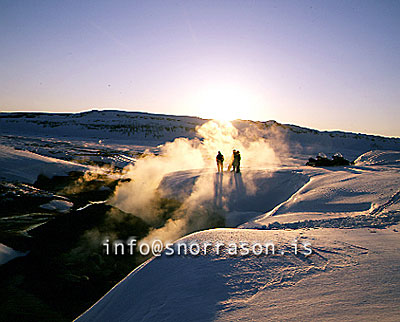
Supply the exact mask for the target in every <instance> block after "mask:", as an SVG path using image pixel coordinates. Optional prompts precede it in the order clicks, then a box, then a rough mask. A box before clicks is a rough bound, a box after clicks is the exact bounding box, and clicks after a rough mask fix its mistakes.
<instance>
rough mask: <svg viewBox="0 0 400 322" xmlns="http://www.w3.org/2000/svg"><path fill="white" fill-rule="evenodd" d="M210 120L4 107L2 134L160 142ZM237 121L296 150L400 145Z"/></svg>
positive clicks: (399, 144) (394, 147)
mask: <svg viewBox="0 0 400 322" xmlns="http://www.w3.org/2000/svg"><path fill="white" fill-rule="evenodd" d="M207 121H209V120H207V119H202V118H199V117H192V116H174V115H163V114H150V113H144V112H126V111H116V110H103V111H98V110H92V111H88V112H81V113H36V112H15V113H7V112H5V113H4V112H3V113H0V134H1V135H19V136H38V137H60V138H61V137H62V138H68V139H85V140H109V141H112V142H116V141H117V142H121V143H125V144H126V143H128V144H144V143H146V144H147V145H157V144H161V143H164V142H166V141H172V140H174V139H175V138H177V137H186V138H190V139H192V138H195V137H196V127H197V126H201V125H202V124H204V123H205V122H207ZM233 124H234V125H235V127H237V128H238V129H239V133H240V131H246V130H248V129H249V128H250V127H252V128H256V129H257V135H260V136H262V137H264V138H267V139H268V138H271V139H272V138H275V139H276V137H279V138H280V140H279V142H278V143H276V140H275V141H274V142H275V144H281V143H282V142H284V143H285V144H286V145H287V146H288V148H289V151H291V152H292V153H309V154H312V153H315V152H316V151H324V152H325V153H334V152H337V151H345V152H346V150H349V151H361V152H366V151H369V150H400V139H399V138H388V137H382V136H375V135H366V134H360V133H351V132H341V131H318V130H314V129H309V128H305V127H300V126H296V125H289V124H281V123H278V122H276V121H267V122H258V121H257V122H255V121H243V120H236V121H233ZM271 141H272V140H271ZM356 156H357V155H356V154H354V157H356ZM351 157H353V155H352V156H351Z"/></svg>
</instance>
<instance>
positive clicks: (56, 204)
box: [40, 200, 74, 213]
mask: <svg viewBox="0 0 400 322" xmlns="http://www.w3.org/2000/svg"><path fill="white" fill-rule="evenodd" d="M73 205H74V204H73V203H72V202H70V201H66V200H51V201H50V202H48V203H45V204H43V205H40V208H42V209H47V210H55V211H57V212H60V213H67V212H69V210H70V209H71V207H72V206H73Z"/></svg>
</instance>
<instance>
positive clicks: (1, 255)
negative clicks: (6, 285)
mask: <svg viewBox="0 0 400 322" xmlns="http://www.w3.org/2000/svg"><path fill="white" fill-rule="evenodd" d="M26 254H28V253H24V252H19V251H16V250H14V249H12V248H10V247H8V246H6V245H4V244H2V243H0V265H3V264H5V263H7V262H9V261H10V260H12V259H14V258H17V257H21V256H25V255H26Z"/></svg>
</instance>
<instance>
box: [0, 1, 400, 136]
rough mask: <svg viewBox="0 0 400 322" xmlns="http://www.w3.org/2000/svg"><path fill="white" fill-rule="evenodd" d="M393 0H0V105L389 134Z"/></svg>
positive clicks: (394, 98) (394, 53)
mask: <svg viewBox="0 0 400 322" xmlns="http://www.w3.org/2000/svg"><path fill="white" fill-rule="evenodd" d="M399 17H400V1H389V0H385V1H367V0H362V1H236V0H230V1H220V0H219V1H101V0H94V1H83V0H81V1H56V0H49V1H34V0H31V1H19V0H10V1H6V0H0V48H1V49H0V109H1V110H2V111H56V112H71V111H82V110H88V109H92V108H93V109H94V108H95V109H103V108H104V109H123V110H140V111H147V112H154V113H166V114H184V115H198V116H202V117H211V118H212V117H220V116H227V117H228V118H232V119H233V118H244V119H253V120H260V121H265V120H270V119H275V120H277V121H279V122H283V123H293V124H298V125H303V126H309V127H313V128H318V129H342V130H348V131H355V132H364V133H375V134H383V135H389V136H400V126H399V121H400V107H399V102H400V36H399V35H400V18H399Z"/></svg>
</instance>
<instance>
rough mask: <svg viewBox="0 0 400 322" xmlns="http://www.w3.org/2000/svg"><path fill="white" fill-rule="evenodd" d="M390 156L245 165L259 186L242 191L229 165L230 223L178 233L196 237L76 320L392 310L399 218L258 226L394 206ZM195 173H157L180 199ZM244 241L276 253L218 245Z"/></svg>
mask: <svg viewBox="0 0 400 322" xmlns="http://www.w3.org/2000/svg"><path fill="white" fill-rule="evenodd" d="M393 160H394V161H393ZM396 160H397V153H396V152H383V151H380V152H378V151H375V152H368V153H366V154H365V155H363V156H361V157H360V158H359V160H358V161H357V165H356V166H354V167H337V168H320V169H318V168H308V167H297V168H296V169H291V168H281V169H277V170H275V171H270V172H266V171H252V170H248V171H246V169H244V170H243V173H242V177H241V178H242V180H243V182H246V181H252V180H253V181H252V182H253V183H254V182H255V184H256V186H257V187H259V188H260V187H262V189H259V190H256V191H255V192H254V193H249V194H247V193H246V190H242V191H240V188H239V194H235V193H236V192H235V189H228V187H229V186H231V185H230V183H229V182H230V179H231V174H224V176H223V179H222V187H223V191H225V190H227V191H226V192H225V195H224V196H225V197H227V198H228V199H229V198H232V199H235V200H232V201H231V202H227V208H228V209H227V215H226V216H227V219H229V218H230V217H231V216H232V217H234V218H233V219H232V221H231V224H238V223H241V225H240V226H239V228H230V229H228V228H226V229H211V230H207V231H201V232H197V233H193V234H191V235H189V236H186V237H183V238H181V239H180V240H178V241H175V243H174V247H175V250H176V249H177V248H178V247H179V246H178V245H179V244H182V243H186V244H187V245H191V244H193V243H197V244H199V245H203V246H202V248H201V251H200V254H199V255H196V256H193V255H191V254H188V255H186V256H185V255H177V254H176V253H175V255H173V256H167V254H166V252H164V253H163V255H162V256H160V257H153V258H152V259H150V260H148V261H147V262H146V263H144V264H142V265H141V266H140V267H138V268H136V269H135V270H133V271H132V272H131V273H130V274H129V275H128V276H127V277H126V278H125V279H124V280H122V281H121V282H120V283H119V284H117V285H116V286H115V287H114V288H113V289H112V290H111V291H110V292H108V293H107V294H106V295H105V296H104V297H103V298H101V299H100V300H99V301H98V302H97V303H96V304H95V305H93V306H92V307H91V308H90V309H89V310H88V311H86V312H85V313H84V314H83V315H81V316H80V317H79V318H78V319H77V321H79V322H83V321H85V322H86V321H126V322H127V321H210V320H213V321H249V320H252V321H264V320H268V321H282V320H285V321H308V320H313V321H314V320H315V321H337V320H347V321H350V320H351V321H366V320H369V321H371V320H384V321H395V320H397V318H398V316H399V314H400V307H399V305H398V303H399V301H400V271H399V270H398V266H399V263H400V247H399V245H400V233H399V232H398V231H399V229H400V225H399V224H397V225H396V226H389V227H387V228H386V229H371V228H357V227H361V226H362V225H361V224H360V223H358V224H355V225H354V227H353V228H352V227H350V229H338V228H320V229H309V228H306V229H291V230H279V229H278V230H265V228H266V227H267V225H268V224H269V223H272V222H275V221H278V222H280V223H291V222H295V221H304V220H308V219H312V220H320V219H325V220H327V221H329V220H332V221H333V220H335V219H333V218H338V217H344V216H345V217H347V218H348V217H354V218H357V220H358V221H361V222H362V221H363V220H365V221H366V220H367V219H366V218H376V219H377V220H379V218H384V217H385V216H398V215H399V210H400V208H399V202H400V197H399V196H400V191H399V187H400V173H399V171H398V166H399V164H398V163H397V161H396ZM201 176H210V178H211V179H212V175H211V174H210V173H207V172H206V173H204V172H201V171H200V172H199V171H197V170H196V171H182V172H178V173H172V174H169V175H168V176H166V177H165V178H164V180H163V182H162V183H161V187H162V188H163V189H162V190H163V191H164V190H165V191H168V193H169V194H170V196H173V195H174V196H176V197H177V198H181V199H184V198H185V196H187V195H188V194H190V191H191V189H192V188H193V186H194V185H195V182H196V181H197V180H198V178H199V177H201ZM232 176H235V175H234V174H232ZM250 178H251V180H250ZM232 180H235V179H234V178H233V179H232ZM254 180H256V181H254ZM225 181H226V182H225ZM233 187H235V185H233ZM279 187H287V193H286V194H285V195H284V199H285V200H281V197H282V196H281V194H282V191H284V190H285V189H284V188H282V189H281V191H279V193H277V192H276V189H279ZM269 188H270V189H269ZM233 196H234V197H235V198H233ZM268 208H271V209H268ZM263 211H264V213H262V212H263ZM260 213H262V214H260ZM368 216H369V217H368ZM310 223H312V222H310ZM311 227H312V226H311ZM316 227H317V226H316ZM249 228H250V229H249ZM356 228H357V229H356ZM294 241H297V244H298V245H304V244H306V243H307V242H308V243H310V245H311V246H310V247H311V248H312V251H313V253H312V255H310V256H305V255H304V254H302V253H298V254H297V255H295V254H294V253H293V246H292V243H293V242H294ZM243 242H244V243H248V244H249V245H252V244H254V243H260V244H265V243H273V244H274V245H275V247H276V253H275V255H272V254H269V255H265V254H262V255H260V256H256V255H254V254H250V255H246V256H245V255H240V253H239V255H236V256H234V255H231V254H230V253H229V247H230V246H227V245H230V244H231V243H236V244H240V243H243ZM204 243H211V244H212V245H216V244H217V243H223V244H224V245H225V246H226V247H225V248H224V249H223V250H222V251H221V252H220V253H219V254H217V251H216V249H215V247H214V248H213V247H211V249H209V251H208V252H207V254H204V253H203V251H204V249H207V247H205V246H204ZM299 247H300V246H299ZM299 249H301V248H299ZM281 250H284V251H285V254H284V255H280V251H281Z"/></svg>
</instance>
